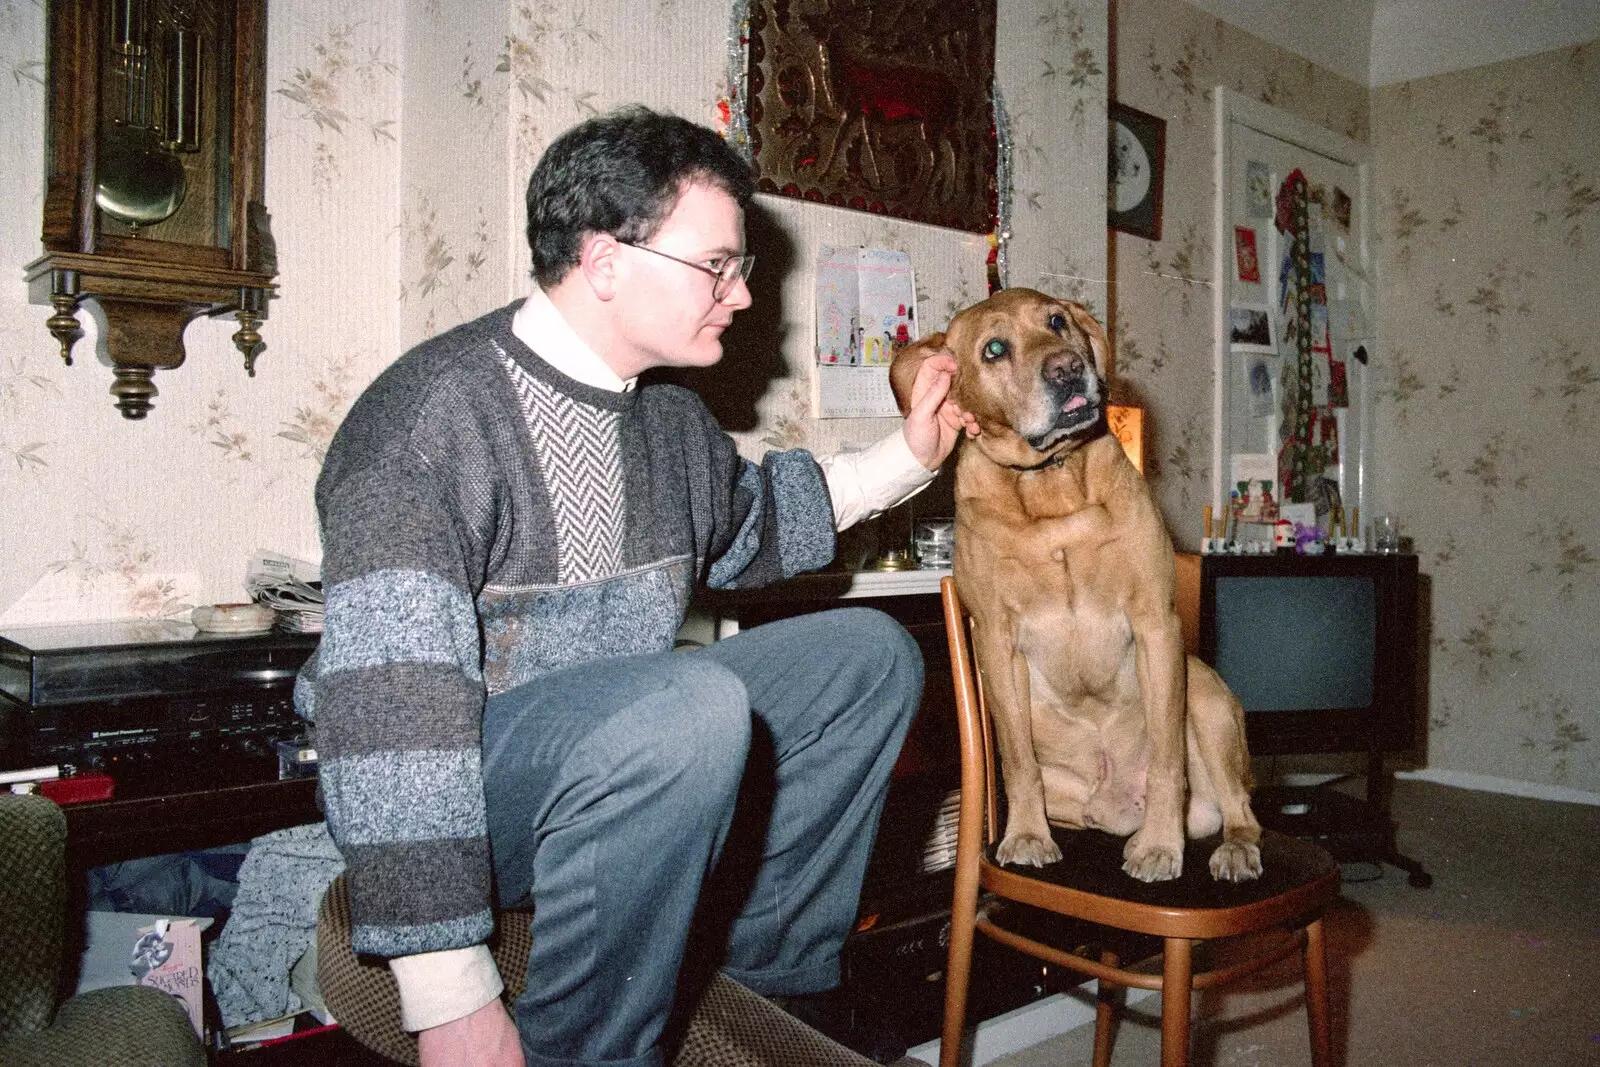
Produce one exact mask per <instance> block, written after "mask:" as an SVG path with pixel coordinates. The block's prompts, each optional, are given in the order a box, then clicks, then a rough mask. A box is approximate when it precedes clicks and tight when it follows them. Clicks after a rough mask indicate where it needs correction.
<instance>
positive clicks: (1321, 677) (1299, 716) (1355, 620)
mask: <svg viewBox="0 0 1600 1067" xmlns="http://www.w3.org/2000/svg"><path fill="white" fill-rule="evenodd" d="M1178 579H1179V581H1178V586H1179V589H1178V605H1179V614H1180V617H1181V618H1182V620H1183V623H1184V629H1185V638H1186V644H1188V645H1189V648H1190V651H1191V652H1195V653H1196V654H1198V655H1199V657H1200V659H1201V660H1203V661H1204V662H1206V663H1208V664H1210V665H1211V666H1212V667H1214V668H1215V669H1216V671H1217V673H1218V674H1220V675H1221V676H1222V679H1223V681H1225V682H1227V683H1228V687H1229V688H1230V689H1232V690H1233V692H1234V695H1236V696H1237V697H1238V698H1239V701H1240V703H1241V704H1243V705H1244V710H1245V732H1246V738H1247V741H1248V743H1249V747H1250V753H1251V755H1252V756H1266V755H1295V754H1318V753H1331V752H1366V753H1369V754H1373V755H1376V754H1379V753H1384V752H1400V751H1406V750H1410V749H1412V748H1414V747H1415V746H1416V743H1417V734H1418V730H1417V719H1418V716H1417V699H1416V698H1417V662H1418V658H1419V657H1418V651H1417V639H1418V624H1417V618H1418V608H1417V557H1416V556H1414V555H1409V554H1389V555H1364V554H1363V555H1321V556H1312V555H1298V554H1292V553H1289V554H1274V555H1259V556H1233V555H1204V556H1194V555H1187V554H1180V556H1179V557H1178Z"/></svg>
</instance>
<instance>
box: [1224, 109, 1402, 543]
mask: <svg viewBox="0 0 1600 1067" xmlns="http://www.w3.org/2000/svg"><path fill="white" fill-rule="evenodd" d="M1211 97H1212V101H1213V121H1214V124H1215V138H1214V144H1213V149H1214V150H1213V152H1212V179H1213V181H1212V186H1213V189H1214V196H1213V204H1212V234H1211V277H1212V279H1213V280H1214V284H1213V285H1212V294H1211V296H1212V301H1211V321H1212V376H1211V380H1212V397H1211V502H1212V504H1213V505H1214V506H1215V507H1216V509H1217V514H1219V515H1223V514H1226V512H1225V511H1224V510H1223V509H1224V508H1226V507H1227V504H1228V495H1227V491H1226V490H1227V486H1228V481H1227V478H1226V468H1225V467H1224V466H1223V464H1224V463H1225V462H1226V461H1227V457H1226V456H1225V455H1223V440H1222V438H1223V433H1224V430H1225V428H1226V426H1227V423H1226V412H1225V411H1224V405H1225V403H1226V399H1227V398H1226V395H1225V389H1224V382H1225V381H1226V378H1225V374H1224V372H1225V370H1226V365H1225V362H1224V361H1225V360H1227V359H1228V358H1229V351H1228V304H1229V296H1230V294H1231V292H1232V289H1233V281H1232V280H1233V274H1232V271H1231V269H1230V267H1231V264H1232V260H1233V228H1232V227H1233V223H1232V220H1231V219H1230V217H1229V213H1228V205H1229V203H1230V202H1231V195H1230V194H1231V192H1232V190H1231V189H1230V188H1229V185H1228V182H1229V176H1230V175H1231V174H1232V172H1233V168H1232V163H1233V143H1232V142H1233V138H1232V133H1231V128H1232V125H1233V123H1235V122H1237V123H1239V124H1240V125H1241V126H1248V127H1250V128H1251V129H1253V130H1256V131H1257V132H1259V133H1264V134H1266V135H1267V136H1269V137H1276V138H1277V139H1278V140H1280V141H1287V142H1288V143H1290V144H1292V145H1295V146H1297V147H1300V148H1304V149H1306V150H1308V151H1311V152H1315V153H1317V154H1318V155H1322V156H1326V157H1328V158H1329V159H1331V160H1333V161H1334V162H1336V163H1341V164H1343V165H1345V166H1349V167H1353V168H1355V171H1356V173H1357V175H1358V176H1359V177H1358V189H1357V196H1358V198H1359V199H1358V203H1359V204H1360V212H1359V215H1360V219H1361V224H1360V226H1359V227H1357V232H1356V233H1355V234H1354V235H1353V236H1354V237H1355V240H1356V248H1357V257H1358V259H1357V261H1358V263H1359V264H1360V268H1361V273H1362V274H1363V275H1364V276H1365V277H1366V278H1367V279H1368V283H1367V284H1366V285H1365V286H1363V287H1362V289H1363V292H1362V300H1363V305H1364V310H1365V312H1366V316H1367V322H1368V323H1370V324H1371V327H1372V329H1373V332H1374V333H1375V334H1376V333H1377V330H1378V286H1377V284H1376V282H1377V279H1376V276H1375V275H1374V273H1373V257H1372V224H1373V219H1372V149H1371V147H1370V146H1369V145H1366V144H1363V143H1362V142H1360V141H1356V140H1352V139H1351V138H1349V137H1345V136H1343V135H1341V134H1337V133H1334V132H1333V131H1332V130H1329V129H1325V128H1324V127H1322V126H1318V125H1316V124H1315V123H1312V122H1308V121H1306V120H1305V119H1302V118H1300V117H1299V116H1298V115H1291V114H1289V112H1287V111H1283V110H1281V109H1279V108H1275V107H1273V106H1271V105H1270V104H1264V103H1262V102H1261V101H1259V100H1256V99H1253V98H1251V97H1248V96H1245V95H1243V94H1241V93H1239V92H1237V91H1235V90H1233V89H1230V88H1228V87H1227V86H1225V85H1218V86H1214V87H1213V88H1212V91H1211ZM1276 266H1277V265H1276V264H1272V265H1271V270H1276ZM1262 273H1263V275H1264V276H1266V275H1269V274H1270V273H1271V271H1270V270H1268V269H1266V267H1265V265H1264V267H1263V271H1262ZM1380 351H1381V347H1380ZM1370 379H1371V372H1370V371H1367V372H1365V373H1363V374H1361V375H1360V381H1359V398H1360V408H1359V412H1360V414H1359V416H1358V419H1359V422H1358V426H1359V429H1358V433H1359V440H1360V446H1359V448H1358V449H1357V453H1358V454H1357V455H1356V457H1355V463H1356V470H1355V476H1354V480H1355V485H1356V499H1357V500H1358V501H1365V500H1366V498H1367V482H1368V479H1367V476H1368V470H1367V468H1368V466H1369V465H1370V464H1371V462H1372V459H1373V457H1372V454H1371V453H1372V436H1371V432H1372V397H1371V391H1372V387H1371V380H1370ZM1352 384H1353V385H1354V384H1355V383H1352ZM1346 478H1347V479H1348V478H1349V472H1346Z"/></svg>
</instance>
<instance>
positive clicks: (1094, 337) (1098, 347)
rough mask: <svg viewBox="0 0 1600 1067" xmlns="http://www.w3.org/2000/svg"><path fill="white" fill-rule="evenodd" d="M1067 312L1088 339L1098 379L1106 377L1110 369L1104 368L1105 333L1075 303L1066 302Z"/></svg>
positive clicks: (1087, 312) (1086, 309)
mask: <svg viewBox="0 0 1600 1067" xmlns="http://www.w3.org/2000/svg"><path fill="white" fill-rule="evenodd" d="M1067 310H1068V311H1070V312H1072V321H1073V322H1075V323H1077V324H1078V329H1080V330H1082V331H1083V332H1084V334H1085V335H1086V336H1087V337H1088V338H1089V348H1090V349H1091V350H1093V352H1094V368H1095V370H1097V371H1099V372H1100V377H1101V378H1105V377H1108V376H1109V375H1110V373H1111V368H1109V367H1107V366H1106V354H1107V348H1106V331H1105V329H1104V328H1103V327H1101V325H1100V323H1099V322H1097V321H1095V317H1094V316H1093V315H1091V314H1089V309H1088V308H1086V307H1084V306H1083V305H1082V304H1079V303H1077V302H1076V301H1071V300H1069V301H1067Z"/></svg>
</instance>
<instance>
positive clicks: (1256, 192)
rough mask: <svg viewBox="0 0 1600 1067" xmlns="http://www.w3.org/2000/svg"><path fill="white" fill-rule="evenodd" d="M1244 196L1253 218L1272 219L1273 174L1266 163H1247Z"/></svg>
mask: <svg viewBox="0 0 1600 1067" xmlns="http://www.w3.org/2000/svg"><path fill="white" fill-rule="evenodd" d="M1244 195H1245V202H1246V205H1247V206H1246V210H1247V211H1249V213H1250V217H1251V218H1253V219H1270V218H1271V217H1272V174H1271V172H1269V171H1268V170H1267V165H1266V164H1265V163H1262V162H1259V161H1258V160H1254V159H1252V160H1250V161H1248V162H1247V163H1245V165H1244Z"/></svg>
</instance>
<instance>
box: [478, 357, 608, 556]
mask: <svg viewBox="0 0 1600 1067" xmlns="http://www.w3.org/2000/svg"><path fill="white" fill-rule="evenodd" d="M502 358H503V359H504V361H505V365H506V372H507V373H508V374H510V375H511V381H512V384H513V385H515V387H516V390H517V396H518V398H519V399H520V400H521V402H522V414H523V417H524V418H525V419H526V420H527V423H528V432H529V433H531V434H532V435H533V443H534V449H535V451H536V452H537V453H538V456H539V471H540V474H542V475H543V478H544V484H545V488H546V490H547V491H548V492H549V494H550V508H551V510H552V511H553V512H554V513H555V519H556V544H557V548H558V551H559V553H560V563H559V564H558V566H559V568H560V576H561V581H562V582H563V583H567V582H582V581H589V580H592V579H596V578H608V577H610V576H611V575H614V574H616V573H618V572H619V571H621V570H622V520H623V503H622V501H623V494H622V458H621V451H620V448H619V444H618V437H617V429H618V426H619V425H620V424H621V421H622V416H621V415H619V414H618V413H616V412H614V411H602V410H600V409H598V408H592V407H589V406H588V405H586V404H580V403H578V402H577V401H576V400H573V399H572V398H571V397H570V396H567V395H565V394H563V393H560V392H558V391H556V390H555V389H554V388H553V387H552V386H550V385H548V384H547V383H545V382H542V381H540V380H538V379H537V378H535V377H533V376H532V375H531V374H529V373H528V372H527V371H525V370H523V369H522V368H521V367H519V366H517V364H516V362H515V361H514V360H512V359H511V357H510V356H509V355H503V356H502Z"/></svg>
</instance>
